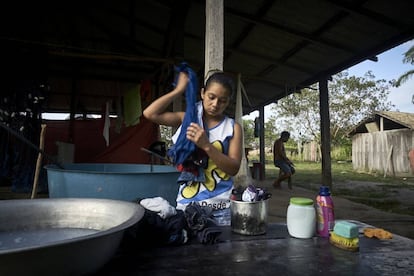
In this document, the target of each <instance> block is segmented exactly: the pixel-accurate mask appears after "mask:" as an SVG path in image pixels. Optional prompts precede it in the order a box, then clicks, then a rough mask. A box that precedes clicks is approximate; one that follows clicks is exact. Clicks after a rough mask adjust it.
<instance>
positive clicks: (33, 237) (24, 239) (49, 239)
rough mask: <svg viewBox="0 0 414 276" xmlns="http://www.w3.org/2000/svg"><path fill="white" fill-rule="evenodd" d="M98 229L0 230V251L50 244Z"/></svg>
mask: <svg viewBox="0 0 414 276" xmlns="http://www.w3.org/2000/svg"><path fill="white" fill-rule="evenodd" d="M98 231H99V230H95V229H86V228H48V229H30V230H17V231H3V232H0V253H1V251H2V250H10V249H18V248H25V247H32V246H41V245H47V244H52V243H54V242H57V241H63V240H69V239H73V238H77V237H82V236H86V235H91V234H95V233H97V232H98Z"/></svg>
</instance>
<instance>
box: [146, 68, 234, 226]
mask: <svg viewBox="0 0 414 276" xmlns="http://www.w3.org/2000/svg"><path fill="white" fill-rule="evenodd" d="M188 83H189V77H188V75H187V74H186V73H183V72H181V73H179V75H178V80H177V85H176V86H175V88H174V89H173V90H172V91H170V92H169V93H167V94H165V95H163V96H161V97H160V98H158V99H156V100H155V101H154V102H152V103H151V104H150V105H149V106H148V107H147V108H146V109H145V110H144V112H143V115H144V116H145V117H146V118H147V119H149V120H151V121H153V122H155V123H157V124H160V125H166V126H172V127H179V126H180V125H181V124H182V123H183V119H184V115H185V112H169V111H166V109H167V107H168V106H169V105H170V104H171V103H172V102H173V101H174V100H175V99H177V98H179V97H181V96H183V94H184V92H185V91H186V87H187V85H188ZM233 87H234V85H233V81H232V80H231V78H229V77H228V76H227V75H225V74H224V73H223V72H216V73H214V74H212V75H211V76H210V77H209V78H208V79H207V81H206V83H205V87H204V89H202V90H201V93H200V96H201V101H199V102H197V103H196V105H197V116H200V117H201V120H200V121H201V123H200V124H197V123H194V122H192V123H191V124H190V125H189V126H188V128H187V129H186V130H185V131H186V138H187V139H188V140H190V141H192V142H193V143H194V144H195V145H196V149H197V150H198V151H201V152H202V153H203V154H204V156H205V158H206V160H204V161H203V164H204V167H203V171H204V178H205V179H203V180H200V181H187V182H182V181H179V183H180V187H179V191H178V195H177V207H176V208H177V209H181V210H185V208H186V206H188V205H189V204H191V203H193V202H197V203H198V204H199V205H201V206H210V207H211V208H212V209H213V216H215V215H214V214H215V213H219V214H223V215H225V216H227V217H229V216H230V196H231V192H232V190H233V188H234V187H233V179H232V176H234V175H236V174H237V172H238V171H239V168H240V163H241V158H242V131H241V126H240V125H239V124H238V123H236V122H235V121H234V119H232V118H229V117H228V116H226V115H225V114H224V111H225V110H226V108H227V107H228V106H229V103H230V100H231V96H232V94H233V90H234V89H233ZM180 129H181V128H179V129H178V131H177V132H179V131H180ZM175 136H177V133H176V134H175V135H174V136H173V142H175V141H174V137H175ZM219 225H220V223H219ZM221 225H223V224H221ZM224 225H229V221H228V222H227V223H225V224H224Z"/></svg>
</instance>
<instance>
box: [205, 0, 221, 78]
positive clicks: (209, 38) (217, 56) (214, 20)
mask: <svg viewBox="0 0 414 276" xmlns="http://www.w3.org/2000/svg"><path fill="white" fill-rule="evenodd" d="M205 39H206V44H205V48H206V49H205V67H204V80H206V79H207V78H208V72H209V71H210V70H223V55H224V50H223V49H224V1H223V0H206V37H205Z"/></svg>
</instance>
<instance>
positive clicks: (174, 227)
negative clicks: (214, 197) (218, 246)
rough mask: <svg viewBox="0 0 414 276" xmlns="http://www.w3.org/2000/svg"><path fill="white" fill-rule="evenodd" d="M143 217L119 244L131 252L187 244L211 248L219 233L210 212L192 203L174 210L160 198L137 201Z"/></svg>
mask: <svg viewBox="0 0 414 276" xmlns="http://www.w3.org/2000/svg"><path fill="white" fill-rule="evenodd" d="M137 203H139V204H141V206H143V207H144V209H145V213H144V217H143V218H142V219H141V220H140V221H139V222H138V223H137V224H136V225H134V226H133V227H131V228H130V229H128V230H127V231H126V233H125V238H124V241H123V244H124V245H126V246H128V247H131V248H134V247H135V246H139V247H156V246H177V245H183V244H186V243H189V242H198V243H201V244H214V243H217V242H218V241H219V236H220V234H221V232H222V230H221V228H220V227H218V226H217V224H216V223H215V221H214V219H213V216H212V211H213V210H212V208H211V207H209V206H200V205H199V204H198V203H196V202H194V203H192V204H189V205H188V206H187V207H186V209H185V210H184V211H182V210H177V209H175V208H174V207H173V206H171V205H170V204H169V202H168V201H167V200H165V199H164V198H162V197H154V198H145V199H138V200H137Z"/></svg>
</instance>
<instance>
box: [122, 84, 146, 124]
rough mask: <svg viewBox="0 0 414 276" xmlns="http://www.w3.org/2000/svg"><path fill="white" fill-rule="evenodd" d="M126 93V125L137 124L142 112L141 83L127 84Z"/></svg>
mask: <svg viewBox="0 0 414 276" xmlns="http://www.w3.org/2000/svg"><path fill="white" fill-rule="evenodd" d="M125 89H126V91H125V93H124V122H125V126H127V127H128V126H135V125H137V124H138V123H139V119H140V117H141V114H142V106H141V93H140V90H141V88H140V85H139V84H127V85H125Z"/></svg>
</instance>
